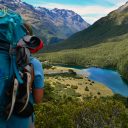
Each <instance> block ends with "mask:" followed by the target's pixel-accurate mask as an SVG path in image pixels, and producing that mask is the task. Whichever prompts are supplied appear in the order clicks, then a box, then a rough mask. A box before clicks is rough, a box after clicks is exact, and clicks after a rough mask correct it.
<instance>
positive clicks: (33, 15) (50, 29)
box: [0, 0, 89, 44]
mask: <svg viewBox="0 0 128 128" xmlns="http://www.w3.org/2000/svg"><path fill="white" fill-rule="evenodd" d="M0 4H2V5H5V6H7V7H8V8H10V9H12V10H14V11H17V12H19V13H20V14H21V15H22V17H23V18H24V19H25V21H26V22H28V23H30V24H31V25H32V27H33V30H34V33H35V35H37V36H39V37H41V38H43V40H44V42H46V43H47V44H49V43H56V42H59V41H61V40H64V39H66V38H68V37H69V36H71V35H72V34H74V33H76V32H78V31H81V30H83V29H85V28H87V27H88V26H89V24H88V23H87V22H85V21H84V20H83V19H82V18H81V16H80V15H78V14H76V13H75V12H73V11H72V12H71V11H70V10H64V9H52V10H48V9H46V8H43V7H34V6H32V5H30V4H28V3H26V2H22V1H21V0H12V1H8V0H0Z"/></svg>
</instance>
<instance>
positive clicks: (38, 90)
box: [7, 24, 44, 128]
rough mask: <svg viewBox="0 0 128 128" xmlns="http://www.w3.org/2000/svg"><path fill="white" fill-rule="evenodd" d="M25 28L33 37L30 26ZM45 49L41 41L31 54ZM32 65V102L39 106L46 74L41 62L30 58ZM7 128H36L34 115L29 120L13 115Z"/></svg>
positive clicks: (32, 49) (31, 50)
mask: <svg viewBox="0 0 128 128" xmlns="http://www.w3.org/2000/svg"><path fill="white" fill-rule="evenodd" d="M25 27H26V28H27V30H28V32H29V33H28V34H29V35H31V34H32V33H31V32H32V31H31V30H30V26H29V25H27V24H25ZM42 47H43V42H42V41H41V40H40V43H39V45H38V46H37V47H35V48H31V49H30V52H31V53H35V52H37V51H38V50H40V49H41V48H42ZM30 63H31V64H32V65H33V69H34V81H33V85H32V88H30V92H31V94H30V102H31V103H32V104H34V103H36V104H39V103H41V101H42V97H43V94H44V74H43V69H42V64H41V62H40V61H39V60H38V59H36V58H34V57H32V56H31V57H30ZM7 128H34V113H33V114H32V115H31V116H30V117H27V118H21V117H18V116H15V115H12V116H11V118H10V119H9V120H8V121H7Z"/></svg>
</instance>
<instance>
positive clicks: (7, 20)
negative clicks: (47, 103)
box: [0, 6, 33, 120]
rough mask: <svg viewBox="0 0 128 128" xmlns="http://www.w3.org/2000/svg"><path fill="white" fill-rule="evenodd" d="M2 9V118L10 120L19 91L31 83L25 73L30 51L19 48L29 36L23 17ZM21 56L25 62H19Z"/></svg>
mask: <svg viewBox="0 0 128 128" xmlns="http://www.w3.org/2000/svg"><path fill="white" fill-rule="evenodd" d="M0 8H1V10H0V63H1V64H0V84H1V85H0V118H2V119H3V118H4V119H7V120H8V119H9V118H10V116H11V115H12V113H13V110H14V108H15V103H16V98H17V97H20V93H18V89H20V88H22V87H25V84H26V83H25V82H28V83H30V79H31V74H30V73H29V72H28V71H25V67H27V66H29V65H28V64H29V59H28V58H29V56H30V51H29V50H28V48H26V47H17V44H18V42H19V40H20V39H22V38H23V37H24V36H26V34H27V30H26V28H25V27H24V25H23V23H24V21H23V19H22V18H21V16H20V15H19V14H18V13H16V12H13V11H12V10H9V9H7V8H6V7H4V6H2V7H0ZM19 54H20V55H22V54H24V57H25V59H23V60H24V61H23V60H22V62H18V59H17V58H18V55H19ZM21 63H24V65H20V64H21ZM26 70H27V68H26ZM28 78H29V79H28ZM21 90H22V89H21ZM26 100H27V102H26V104H25V105H24V106H22V108H21V110H20V111H23V110H24V109H25V108H26V106H27V105H28V98H27V99H26ZM32 111H33V110H32Z"/></svg>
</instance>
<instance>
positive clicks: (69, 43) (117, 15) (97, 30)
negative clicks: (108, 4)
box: [49, 2, 128, 50]
mask: <svg viewBox="0 0 128 128" xmlns="http://www.w3.org/2000/svg"><path fill="white" fill-rule="evenodd" d="M124 34H128V2H127V3H126V4H125V5H123V6H121V7H120V8H118V9H117V10H115V11H112V12H111V13H109V14H108V15H107V16H106V17H103V18H101V19H99V20H98V21H96V22H95V23H94V24H93V25H91V26H90V27H88V28H87V29H85V30H83V31H80V32H78V33H76V34H74V35H72V36H71V37H70V38H69V39H67V40H65V41H64V42H62V43H59V44H58V45H52V46H51V47H49V49H52V50H62V49H76V48H84V47H89V46H92V45H96V44H99V43H105V42H108V41H109V40H111V39H116V38H117V37H118V36H122V35H124ZM117 42H118V41H117Z"/></svg>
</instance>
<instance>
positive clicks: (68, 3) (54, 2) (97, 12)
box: [22, 0, 128, 24]
mask: <svg viewBox="0 0 128 128" xmlns="http://www.w3.org/2000/svg"><path fill="white" fill-rule="evenodd" d="M22 1H24V2H27V3H29V4H32V5H34V6H36V7H38V6H40V7H46V8H48V9H53V8H59V9H68V10H72V11H74V12H76V13H77V14H79V15H81V17H82V18H83V19H84V20H85V21H87V22H88V23H90V24H93V23H94V22H95V21H97V20H98V19H100V18H101V17H104V16H106V15H107V14H108V13H109V12H111V11H113V10H115V9H117V8H118V7H120V6H121V5H123V4H125V3H126V2H127V1H128V0H22Z"/></svg>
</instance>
